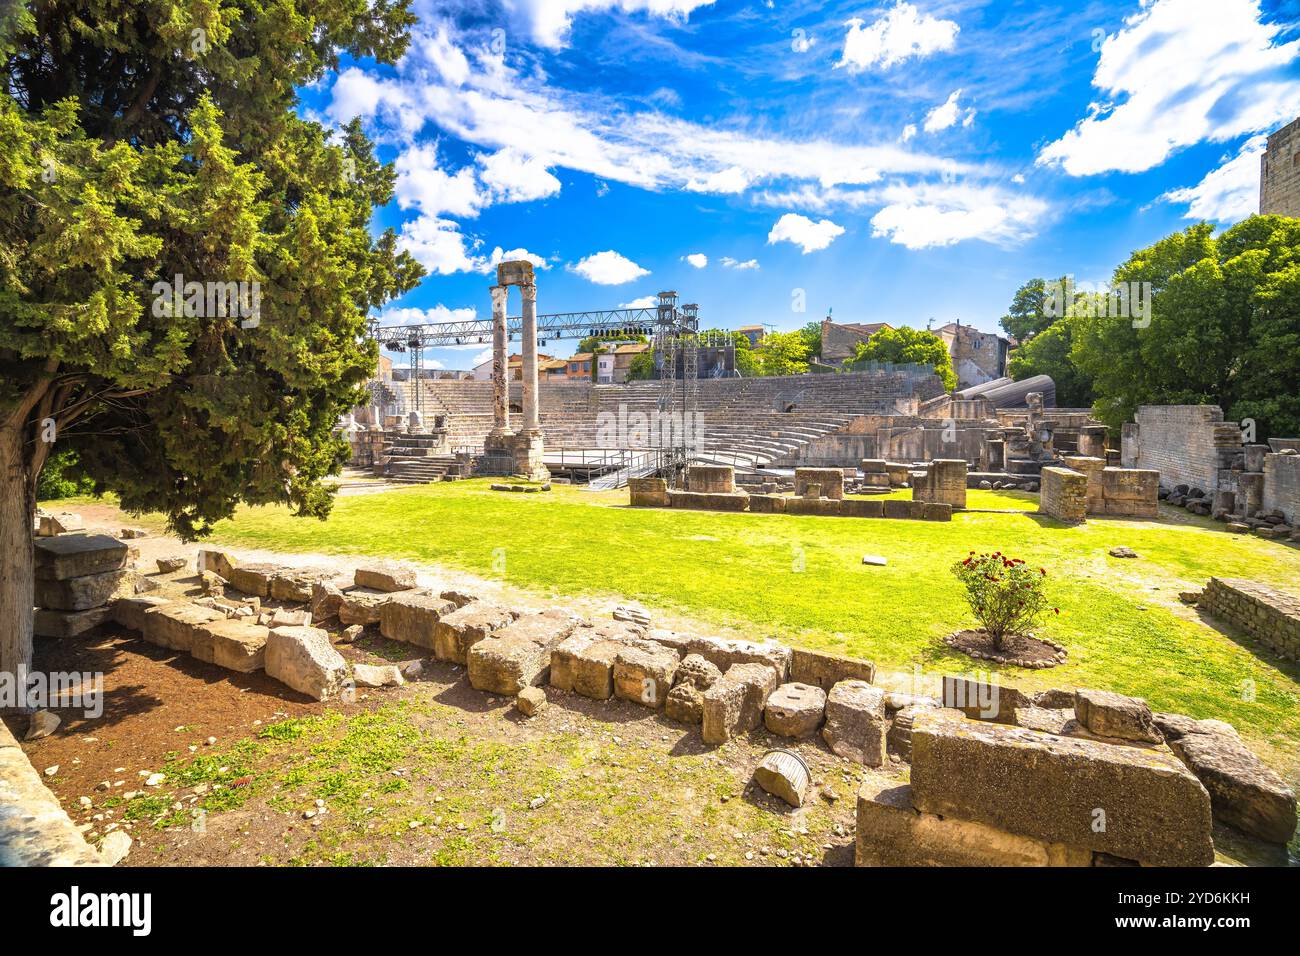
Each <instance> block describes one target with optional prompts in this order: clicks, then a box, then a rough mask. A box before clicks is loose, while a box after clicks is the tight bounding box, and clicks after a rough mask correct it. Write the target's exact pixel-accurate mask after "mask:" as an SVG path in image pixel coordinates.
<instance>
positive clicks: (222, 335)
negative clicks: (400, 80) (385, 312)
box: [0, 0, 422, 672]
mask: <svg viewBox="0 0 1300 956" xmlns="http://www.w3.org/2000/svg"><path fill="white" fill-rule="evenodd" d="M30 10H31V16H28V17H26V18H23V19H20V21H19V23H18V30H17V32H15V33H14V34H13V35H12V36H8V37H6V38H4V39H3V40H0V43H3V44H4V45H3V46H0V54H2V55H3V56H4V57H5V64H6V77H7V80H8V83H7V87H6V91H4V92H0V187H2V188H0V671H10V672H12V671H13V670H14V669H15V668H16V667H17V666H18V665H26V664H29V663H30V657H31V633H32V630H31V625H32V622H31V607H32V584H33V550H32V544H31V527H32V520H33V515H34V509H35V498H36V492H37V488H38V484H39V480H40V475H41V472H42V469H43V466H44V465H45V463H46V461H47V459H48V456H49V455H50V453H51V451H58V452H63V451H64V450H65V449H67V450H71V451H72V452H74V453H75V462H76V464H75V473H74V474H71V475H70V476H69V477H70V480H80V479H81V478H87V479H89V480H91V481H93V482H94V485H95V488H96V490H97V491H105V490H112V491H115V492H116V493H117V494H118V495H119V496H120V499H121V503H122V505H123V507H125V508H126V509H127V510H144V509H150V510H159V511H162V512H164V513H166V514H167V516H168V519H169V522H170V526H171V528H172V529H174V530H175V531H176V532H177V533H179V534H181V535H182V536H184V537H186V538H194V537H198V536H201V535H203V534H204V533H206V532H207V531H208V529H209V528H210V526H211V524H212V523H213V522H214V521H216V520H218V519H221V518H224V517H227V516H229V515H230V514H232V513H233V511H234V508H235V506H236V504H237V503H239V502H241V501H243V502H250V503H283V504H287V505H289V506H290V507H291V508H292V509H293V510H294V511H295V512H296V513H298V514H301V515H310V516H317V517H323V516H324V515H325V514H327V513H328V511H329V508H330V505H331V502H332V497H331V493H330V489H329V487H328V486H326V485H324V484H323V483H322V479H324V478H326V477H327V476H328V475H330V474H331V473H333V472H335V471H336V470H337V469H338V467H339V465H340V464H341V463H342V461H344V460H345V457H346V445H345V444H344V443H343V442H342V441H341V440H339V439H338V438H337V437H335V435H334V434H333V432H332V428H333V426H334V424H335V422H336V419H337V416H338V415H339V414H340V413H341V412H343V411H345V410H346V409H347V408H349V407H350V406H351V405H353V404H354V403H356V402H358V401H359V400H361V398H362V396H363V394H364V389H363V385H364V383H365V381H366V380H367V378H368V377H369V376H370V375H371V373H372V371H373V369H374V366H375V362H376V359H377V356H376V353H375V348H374V345H373V343H371V342H370V341H369V340H368V339H367V338H366V336H365V332H366V318H367V315H368V314H369V313H370V311H371V310H372V309H373V308H374V307H376V306H378V305H380V304H382V303H384V302H386V301H388V300H390V299H392V298H393V297H395V296H397V295H399V294H401V293H402V292H404V291H406V290H407V289H410V288H411V287H413V286H414V285H415V283H416V282H418V280H419V278H420V275H421V274H422V270H421V269H420V267H419V266H418V264H417V263H415V261H414V260H412V259H411V258H410V257H409V256H408V255H406V254H405V253H400V252H399V251H398V250H397V240H396V236H395V235H394V233H393V232H392V231H391V230H389V231H387V232H384V233H383V234H381V235H379V236H377V237H376V236H374V235H372V234H371V232H370V229H369V222H370V219H371V215H372V212H373V210H374V208H375V207H376V206H379V205H383V204H386V203H387V202H388V201H389V200H390V199H391V197H392V194H393V182H394V173H393V171H392V169H391V167H389V166H385V165H381V164H380V163H378V162H377V161H376V160H375V157H374V154H373V150H372V147H371V145H370V143H369V142H368V141H367V140H366V138H365V136H364V135H363V134H362V132H361V130H360V127H359V125H357V124H353V125H351V126H350V127H348V128H347V130H346V131H345V133H344V135H343V136H342V137H341V142H338V143H333V142H331V137H330V135H329V134H328V132H327V131H326V130H325V129H324V128H323V127H321V126H320V125H319V124H317V123H315V122H311V121H307V120H304V119H301V118H300V117H299V116H298V115H297V112H296V104H297V96H296V93H295V89H296V88H297V87H299V86H301V85H303V84H306V83H310V82H312V81H313V80H314V79H316V78H318V77H320V76H321V75H322V74H323V73H324V72H325V71H326V70H329V69H333V68H335V67H337V65H338V62H339V56H340V54H341V53H343V52H346V53H347V54H348V55H350V56H353V57H358V58H360V57H372V58H374V59H375V60H377V61H379V62H384V63H389V62H393V61H394V60H395V59H396V58H397V57H398V56H400V54H401V53H402V52H403V50H404V49H405V47H406V43H407V39H408V38H407V33H406V31H407V28H408V27H409V25H410V24H411V23H412V22H413V17H412V16H411V14H410V13H409V11H408V9H407V0H373V2H372V0H331V2H326V3H308V2H305V0H279V2H277V3H276V4H274V5H271V6H267V5H264V4H262V3H260V2H258V0H226V2H224V3H220V4H219V3H213V2H210V0H139V2H136V3H133V4H120V3H115V2H109V0H36V2H34V3H32V4H31V5H30ZM177 276H179V277H181V282H182V283H183V284H189V283H196V284H197V285H194V286H189V285H183V286H182V289H181V292H182V294H181V295H173V293H172V292H171V291H170V284H171V283H172V282H173V281H174V279H175V277H177ZM239 282H244V283H247V285H246V286H245V287H244V290H243V294H242V295H240V296H239V297H238V299H237V300H236V299H235V297H234V296H233V295H231V293H230V290H231V288H232V286H233V284H235V283H239ZM254 283H256V285H254ZM195 290H197V294H195ZM214 290H215V292H216V294H215V296H214V294H213V293H214Z"/></svg>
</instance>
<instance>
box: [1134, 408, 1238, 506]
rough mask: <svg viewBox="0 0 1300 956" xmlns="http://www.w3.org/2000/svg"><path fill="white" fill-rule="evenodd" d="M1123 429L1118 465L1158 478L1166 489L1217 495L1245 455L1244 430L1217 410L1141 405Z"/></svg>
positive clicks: (1220, 410)
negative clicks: (1223, 476) (1227, 472)
mask: <svg viewBox="0 0 1300 956" xmlns="http://www.w3.org/2000/svg"><path fill="white" fill-rule="evenodd" d="M1134 418H1135V421H1134V422H1133V423H1132V424H1130V425H1125V426H1124V433H1123V440H1122V448H1121V451H1120V464H1122V465H1123V466H1124V467H1125V468H1141V469H1148V470H1151V471H1158V472H1159V473H1160V482H1161V484H1163V485H1165V486H1166V487H1173V486H1175V485H1189V486H1191V487H1193V488H1200V489H1202V490H1203V491H1206V492H1207V493H1208V492H1211V491H1213V490H1214V489H1215V488H1216V487H1217V486H1218V483H1219V472H1220V470H1222V469H1226V468H1229V467H1231V464H1232V459H1233V457H1234V456H1235V455H1237V454H1240V452H1241V431H1240V429H1239V428H1238V427H1237V425H1236V424H1235V423H1232V422H1224V420H1223V411H1222V409H1220V408H1219V407H1218V406H1217V405H1143V406H1141V407H1139V408H1138V410H1137V414H1136V415H1135V416H1134Z"/></svg>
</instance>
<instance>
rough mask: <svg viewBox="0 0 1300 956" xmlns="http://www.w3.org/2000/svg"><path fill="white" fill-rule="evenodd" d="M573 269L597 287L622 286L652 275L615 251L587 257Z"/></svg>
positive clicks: (606, 251)
mask: <svg viewBox="0 0 1300 956" xmlns="http://www.w3.org/2000/svg"><path fill="white" fill-rule="evenodd" d="M571 268H572V270H573V271H574V272H576V273H577V274H578V275H580V276H582V277H583V278H584V279H586V280H587V281H588V282H594V283H596V284H597V285H622V284H623V283H625V282H632V281H634V280H636V279H639V278H641V277H642V276H648V275H649V274H650V270H649V269H642V268H641V267H640V266H639V265H637V264H636V263H635V262H633V261H632V260H631V259H628V258H627V257H626V256H622V255H619V254H618V253H617V252H615V251H614V250H613V249H606V250H605V251H604V252H597V253H595V254H594V255H590V256H587V257H586V258H585V259H583V260H581V261H580V262H579V263H578V264H577V265H575V266H572V267H571Z"/></svg>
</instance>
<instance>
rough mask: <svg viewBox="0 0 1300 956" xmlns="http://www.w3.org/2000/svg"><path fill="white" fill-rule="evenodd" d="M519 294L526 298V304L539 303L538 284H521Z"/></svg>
mask: <svg viewBox="0 0 1300 956" xmlns="http://www.w3.org/2000/svg"><path fill="white" fill-rule="evenodd" d="M519 293H520V295H522V296H523V297H524V301H525V302H536V301H537V283H536V282H521V283H520V284H519Z"/></svg>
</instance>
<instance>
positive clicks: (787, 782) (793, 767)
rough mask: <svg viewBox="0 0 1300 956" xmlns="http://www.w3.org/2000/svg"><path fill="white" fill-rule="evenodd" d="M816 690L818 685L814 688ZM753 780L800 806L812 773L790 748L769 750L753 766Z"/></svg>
mask: <svg viewBox="0 0 1300 956" xmlns="http://www.w3.org/2000/svg"><path fill="white" fill-rule="evenodd" d="M816 689H817V690H818V691H820V690H821V688H820V687H818V688H816ZM754 782H755V783H757V784H758V785H759V786H760V787H762V788H763V790H764V791H766V792H767V793H770V794H771V795H772V796H774V797H777V798H779V799H781V800H784V801H785V802H786V803H788V804H790V806H792V807H802V806H803V803H804V800H805V799H807V796H808V785H809V784H810V783H811V782H812V774H811V773H810V771H809V770H808V765H807V764H806V763H804V761H803V758H802V757H800V756H799V755H798V754H797V753H795V752H794V751H792V750H769V751H768V752H767V753H766V754H764V755H763V759H762V760H761V761H759V764H758V766H757V767H755V768H754Z"/></svg>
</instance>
